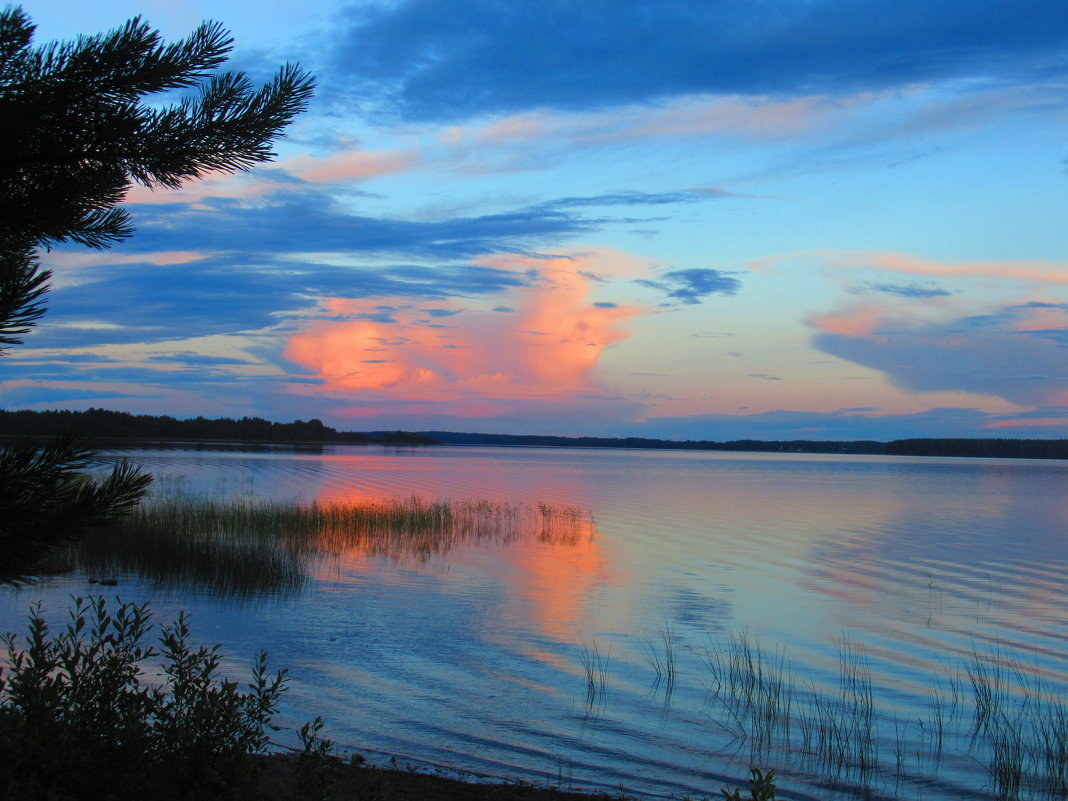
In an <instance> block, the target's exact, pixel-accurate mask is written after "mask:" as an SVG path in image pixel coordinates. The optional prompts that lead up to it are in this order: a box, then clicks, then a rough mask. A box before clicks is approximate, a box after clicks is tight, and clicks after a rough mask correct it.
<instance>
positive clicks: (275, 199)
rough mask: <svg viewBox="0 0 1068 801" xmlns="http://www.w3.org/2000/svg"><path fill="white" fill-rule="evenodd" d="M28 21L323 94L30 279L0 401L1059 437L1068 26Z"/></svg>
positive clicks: (462, 426)
mask: <svg viewBox="0 0 1068 801" xmlns="http://www.w3.org/2000/svg"><path fill="white" fill-rule="evenodd" d="M23 7H24V9H25V10H26V12H27V13H28V14H29V15H30V17H31V18H32V19H33V20H34V21H35V22H37V23H38V25H39V29H38V41H39V42H45V41H49V40H53V39H69V38H73V37H75V36H77V35H78V34H81V33H96V32H101V31H105V30H109V29H111V28H113V27H116V26H118V25H120V24H121V23H122V22H124V21H125V20H126V19H128V18H129V17H131V16H134V15H136V14H141V15H142V16H143V17H144V18H145V19H146V20H147V21H148V22H150V23H151V24H152V25H153V26H155V27H158V28H159V29H160V31H161V32H162V33H163V35H164V36H165V37H166V38H168V39H175V38H179V37H182V36H185V35H187V34H188V33H189V32H190V31H192V30H193V28H195V27H196V25H198V24H199V23H200V22H201V21H202V20H204V19H213V20H217V21H219V22H221V23H223V24H224V25H225V26H226V27H227V28H228V29H230V30H231V32H232V33H233V35H234V38H235V40H236V46H235V50H234V53H233V56H232V59H231V62H230V65H229V66H231V67H233V68H237V69H243V70H246V71H248V72H249V73H250V74H251V75H252V76H254V77H255V78H256V79H258V80H266V79H267V78H269V76H270V75H271V74H272V72H273V71H274V70H275V69H276V68H277V67H278V66H279V65H280V64H282V63H284V62H286V61H299V62H300V63H301V64H302V65H304V66H305V67H307V68H308V69H310V70H311V71H313V72H314V73H315V74H316V75H317V76H318V84H319V86H318V90H317V93H316V97H315V99H314V101H313V103H312V106H311V108H310V110H309V111H308V112H307V113H306V114H305V115H303V116H302V117H301V118H300V119H299V120H298V121H297V122H296V123H295V124H294V125H293V126H291V128H290V129H288V131H287V135H286V137H285V138H284V139H283V140H281V141H279V143H278V145H277V148H276V149H277V152H278V158H277V160H276V161H275V162H273V163H271V164H268V165H264V166H261V167H259V168H257V169H256V170H254V171H252V172H250V173H246V174H241V175H237V176H225V175H215V176H209V177H208V178H207V179H206V180H204V181H201V182H198V183H195V184H190V185H188V186H187V187H185V188H183V189H182V190H179V191H155V192H150V191H147V190H145V189H143V188H134V189H133V190H132V191H131V192H130V193H129V195H128V197H127V200H128V207H129V209H130V211H131V212H132V214H133V220H134V224H135V225H136V227H137V233H136V234H135V236H134V237H133V238H131V239H130V240H128V241H127V242H125V243H123V244H121V245H120V246H118V247H115V248H113V249H112V250H110V251H106V252H103V253H100V252H93V251H88V250H85V249H77V248H74V247H70V248H67V247H64V248H57V249H56V250H54V251H52V252H51V253H49V254H47V255H46V258H45V261H46V263H48V264H49V266H52V267H53V268H54V270H55V276H56V277H55V282H54V290H53V292H52V294H51V296H50V301H49V304H50V308H49V312H48V314H47V316H46V317H45V318H44V320H43V321H42V323H41V324H40V326H39V327H38V328H37V330H36V331H35V332H34V333H33V334H31V335H30V336H29V337H28V338H27V341H26V343H25V344H24V345H22V346H19V347H17V348H13V349H11V350H10V351H9V352H8V353H7V355H6V356H4V357H3V364H2V367H3V373H2V374H0V403H2V404H3V406H4V407H6V408H38V409H46V408H87V407H89V406H97V407H104V408H113V409H123V410H128V411H131V412H146V413H157V414H164V413H165V414H174V415H177V416H195V415H205V416H217V415H226V416H235V415H237V416H240V415H244V414H250V415H260V416H264V417H268V418H270V419H276V420H291V419H295V418H308V417H318V418H321V419H322V420H324V421H325V422H327V423H328V424H331V425H335V426H337V427H339V428H342V429H352V430H367V429H381V428H390V429H392V428H405V429H451V430H463V431H500V432H515V433H559V434H603V435H642V436H657V437H682V438H712V439H733V438H744V437H767V438H795V437H796V438H806V439H841V438H876V439H889V438H895V437H905V436H1043V437H1048V436H1056V437H1063V436H1068V235H1066V233H1065V225H1064V216H1065V212H1066V211H1068V174H1066V166H1065V165H1066V158H1068V135H1066V134H1068V103H1066V100H1068V92H1066V89H1068V47H1066V44H1068V6H1063V7H1062V6H1060V5H1059V4H1051V3H1038V2H1028V1H1027V0H1022V1H1021V2H1014V3H1005V2H1000V1H999V2H993V1H989V0H987V1H984V0H971V1H970V2H948V1H947V2H924V3H922V4H921V3H919V2H913V1H912V0H907V1H904V2H898V3H886V2H863V1H862V0H851V1H850V2H844V1H840V2H834V1H832V0H814V1H813V0H806V1H805V2H801V1H800V0H798V1H797V2H794V1H792V0H778V2H758V1H755V0H753V1H750V2H707V3H697V2H662V3H655V4H653V3H648V2H624V1H623V0H616V2H612V3H607V2H599V0H584V2H581V3H580V2H563V1H562V0H540V1H539V2H518V1H513V2H505V3H501V2H489V0H478V1H477V2H476V1H474V0H449V2H445V1H444V0H413V1H409V2H404V1H398V2H347V3H346V2H311V3H309V4H307V11H306V12H304V13H300V14H297V13H296V12H294V11H293V7H292V6H291V4H288V3H287V4H283V3H281V2H278V1H277V0H264V1H263V2H259V3H256V4H254V5H253V4H248V3H237V2H225V1H220V2H212V3H207V2H184V3H183V2H162V1H157V2H142V3H131V2H123V1H120V0H100V2H95V3H93V4H84V3H76V2H71V1H69V0H49V1H48V2H43V0H42V1H41V2H29V3H25V4H24V6H23ZM161 101H162V99H161Z"/></svg>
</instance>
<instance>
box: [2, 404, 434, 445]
mask: <svg viewBox="0 0 1068 801" xmlns="http://www.w3.org/2000/svg"><path fill="white" fill-rule="evenodd" d="M70 430H73V431H77V432H78V433H79V434H83V435H85V436H88V437H92V438H97V439H140V440H218V441H225V442H337V443H346V444H350V445H373V444H390V445H434V444H437V443H436V442H435V441H434V440H433V439H430V438H429V437H426V436H422V435H420V434H413V433H411V432H408V431H379V432H369V433H362V432H357V431H337V430H336V429H334V428H331V427H330V426H327V425H323V422H322V421H321V420H315V419H312V420H297V421H295V422H293V423H273V422H271V421H270V420H264V419H263V418H262V417H242V418H240V419H234V418H230V417H218V418H210V419H209V418H205V417H195V418H192V419H189V420H179V419H178V418H175V417H170V416H168V415H151V414H130V413H129V412H112V411H108V410H106V409H89V410H88V411H85V412H72V411H43V412H36V411H30V410H19V411H5V410H2V409H0V435H2V436H32V437H53V436H56V435H57V434H60V433H62V432H64V431H70Z"/></svg>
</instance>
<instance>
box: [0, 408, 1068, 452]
mask: <svg viewBox="0 0 1068 801" xmlns="http://www.w3.org/2000/svg"><path fill="white" fill-rule="evenodd" d="M70 429H73V430H75V431H77V432H79V433H82V434H84V435H85V436H87V437H91V438H93V439H95V440H99V441H108V443H109V444H112V443H115V442H123V443H129V442H141V443H146V444H147V443H160V444H165V443H166V444H170V443H174V444H177V443H183V442H187V443H190V444H198V445H213V444H214V445H225V444H233V445H239V444H240V445H289V446H308V447H314V446H321V445H402V446H414V445H481V446H508V447H524V448H610V449H634V450H670V451H730V452H751V453H813V454H848V455H869V456H956V457H973V458H990V459H1068V439H1005V438H990V439H981V438H934V437H928V438H909V439H896V440H891V441H889V442H881V441H877V440H755V439H740V440H729V441H722V442H721V441H714V440H684V441H683V440H665V439H652V438H646V437H563V436H552V435H539V434H482V433H465V432H455V431H416V432H410V431H368V432H357V431H337V430H336V429H334V428H331V427H330V426H326V425H324V424H323V423H322V421H320V420H307V421H304V420H297V421H295V422H292V423H275V422H271V421H269V420H264V419H263V418H259V417H243V418H240V419H233V418H204V417H197V418H193V419H188V420H179V419H177V418H174V417H170V416H166V415H134V414H130V413H128V412H114V411H108V410H106V409H89V410H88V411H84V412H76V411H32V410H17V411H9V410H2V409H0V438H13V437H20V436H21V437H26V436H29V437H52V436H55V435H57V434H59V433H61V432H63V431H66V430H70Z"/></svg>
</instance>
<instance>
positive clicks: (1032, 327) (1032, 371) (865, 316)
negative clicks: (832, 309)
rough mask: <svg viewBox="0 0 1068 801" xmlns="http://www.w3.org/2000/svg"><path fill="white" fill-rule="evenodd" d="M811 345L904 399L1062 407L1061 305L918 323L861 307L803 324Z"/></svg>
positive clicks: (1064, 322) (1065, 393)
mask: <svg viewBox="0 0 1068 801" xmlns="http://www.w3.org/2000/svg"><path fill="white" fill-rule="evenodd" d="M809 324H810V325H812V326H813V327H814V328H815V329H816V331H817V333H816V335H815V336H814V337H813V340H812V341H813V345H814V346H815V347H816V348H818V349H819V350H821V351H823V352H824V353H828V354H831V355H833V356H837V357H839V358H841V359H846V360H848V361H851V362H854V363H856V364H861V365H863V366H865V367H870V368H872V369H875V370H878V371H880V372H882V373H883V374H884V375H885V376H886V377H887V378H888V379H889V381H890V382H891V383H892V384H893V385H894V386H896V387H898V388H900V389H904V390H906V391H909V392H939V391H946V390H956V391H964V392H972V393H977V394H981V395H992V396H996V397H1000V398H1004V399H1005V400H1008V401H1010V402H1012V403H1017V404H1021V405H1026V406H1042V405H1050V406H1059V405H1068V305H1061V304H1050V303H1035V304H1016V305H1009V306H1003V307H1000V308H998V309H995V310H994V311H992V312H990V313H988V314H981V315H970V316H964V317H951V318H949V319H944V320H935V321H931V320H925V321H919V320H915V319H910V318H909V317H908V316H905V315H902V314H900V313H895V310H891V309H881V308H879V307H877V306H872V305H867V306H860V307H855V308H852V309H845V310H843V311H841V312H837V313H834V314H830V315H822V316H816V317H813V318H810V320H809Z"/></svg>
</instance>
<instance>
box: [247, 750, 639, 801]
mask: <svg viewBox="0 0 1068 801" xmlns="http://www.w3.org/2000/svg"><path fill="white" fill-rule="evenodd" d="M258 759H261V760H263V762H264V767H263V774H262V776H261V777H260V782H259V791H260V795H261V796H262V797H263V798H265V799H268V801H283V799H291V798H294V797H297V795H298V794H300V791H301V790H302V789H304V790H306V789H307V788H302V786H301V781H302V777H301V754H299V753H286V752H271V753H268V754H263V755H260V756H259V757H258ZM326 760H327V761H326V763H325V764H324V765H322V770H323V771H324V773H319V774H318V777H319V779H320V780H321V779H323V778H325V780H326V781H325V786H324V785H319V786H322V787H323V789H324V790H325V793H324V794H323V795H321V796H319V797H322V798H326V799H330V801H370V800H371V799H373V800H374V801H624V799H632V796H630V795H629V794H627V793H626V791H625V790H622V789H621V790H620V791H618V792H614V793H603V792H586V791H582V790H574V789H564V788H560V787H551V786H548V785H544V786H543V785H537V784H530V783H526V782H518V781H505V780H502V779H500V778H498V777H493V776H482V775H479V774H466V775H468V776H470V778H469V779H464V778H461V776H463V775H465V774H463V773H462V772H460V771H455V773H456V774H457V775H456V776H447V775H443V774H441V773H432V772H426V771H423V770H418V769H416V768H415V767H414V766H408V767H406V768H404V767H400V766H399V764H398V765H397V766H396V767H381V766H377V765H370V764H367V763H365V762H362V761H361V760H362V758H361V757H360V756H359V755H358V754H353V756H352V758H351V759H350V760H349V761H345V760H344V759H343V758H341V757H338V756H330V757H327V758H326ZM317 770H318V766H317ZM443 770H444V769H443ZM313 797H314V796H313Z"/></svg>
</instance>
